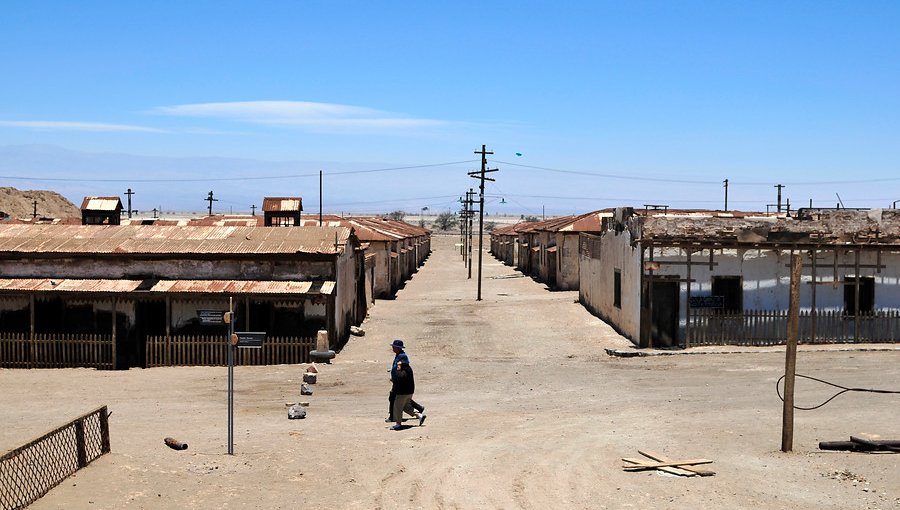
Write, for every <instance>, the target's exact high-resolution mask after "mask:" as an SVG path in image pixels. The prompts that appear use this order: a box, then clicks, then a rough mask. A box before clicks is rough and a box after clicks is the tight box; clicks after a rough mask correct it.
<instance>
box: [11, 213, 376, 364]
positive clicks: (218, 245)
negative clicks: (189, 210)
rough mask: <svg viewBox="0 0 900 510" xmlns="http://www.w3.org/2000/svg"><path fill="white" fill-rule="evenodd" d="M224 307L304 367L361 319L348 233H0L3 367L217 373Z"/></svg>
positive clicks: (33, 228) (115, 229)
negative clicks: (193, 368) (315, 351)
mask: <svg viewBox="0 0 900 510" xmlns="http://www.w3.org/2000/svg"><path fill="white" fill-rule="evenodd" d="M230 298H231V300H232V302H233V305H234V310H235V312H236V314H235V315H236V318H237V322H236V328H237V330H238V331H259V332H266V334H267V335H268V336H269V337H278V338H282V339H287V340H284V341H283V345H284V347H285V349H284V352H285V353H287V352H288V351H290V353H293V354H291V355H290V356H282V357H279V358H277V359H276V361H274V362H280V363H299V362H301V361H304V360H303V359H302V358H301V357H300V356H302V355H303V353H304V352H308V350H309V349H308V348H306V350H305V351H303V349H298V348H297V346H298V345H300V344H303V345H307V344H311V343H313V342H314V341H313V340H311V339H312V337H315V335H316V332H317V331H318V330H325V331H327V332H328V339H329V344H330V347H332V348H333V347H337V346H339V345H340V344H342V343H343V342H345V341H346V339H347V338H348V334H349V330H350V326H352V325H356V324H359V323H360V322H361V321H362V320H363V319H364V318H365V315H366V311H367V305H368V302H367V299H366V290H365V278H364V252H363V251H362V249H361V247H360V244H359V241H358V239H357V238H356V236H355V235H354V233H353V231H352V229H351V228H347V227H305V228H265V227H247V226H228V227H224V226H180V227H174V226H157V225H85V226H70V225H21V224H2V225H0V366H15V367H32V366H96V367H98V368H114V369H124V368H129V367H146V366H155V365H160V364H188V365H190V364H220V363H221V362H220V361H216V360H217V359H220V358H216V357H215V356H214V355H213V354H215V353H219V352H224V351H223V348H222V345H221V343H217V344H216V345H215V346H213V345H212V344H209V341H211V340H209V339H210V338H215V339H217V340H216V341H217V342H218V340H220V339H221V337H222V335H224V334H225V333H226V332H227V326H226V325H224V324H223V323H222V320H221V318H222V314H223V312H224V311H227V310H228V309H229V301H230ZM203 339H207V340H203ZM203 342H207V343H203ZM288 347H290V348H288ZM301 351H303V352H301ZM269 359H273V358H269Z"/></svg>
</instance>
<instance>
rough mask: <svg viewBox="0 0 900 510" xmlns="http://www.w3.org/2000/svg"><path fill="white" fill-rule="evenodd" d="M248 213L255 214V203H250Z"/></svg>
mask: <svg viewBox="0 0 900 510" xmlns="http://www.w3.org/2000/svg"><path fill="white" fill-rule="evenodd" d="M250 215H251V216H256V204H252V205H250Z"/></svg>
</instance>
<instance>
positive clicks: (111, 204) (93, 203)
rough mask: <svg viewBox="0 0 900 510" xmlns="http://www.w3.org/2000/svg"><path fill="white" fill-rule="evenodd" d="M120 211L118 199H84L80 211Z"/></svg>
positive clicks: (120, 203) (120, 205) (120, 202)
mask: <svg viewBox="0 0 900 510" xmlns="http://www.w3.org/2000/svg"><path fill="white" fill-rule="evenodd" d="M120 209H122V201H121V200H120V199H119V197H84V200H82V201H81V210H82V211H118V210H120Z"/></svg>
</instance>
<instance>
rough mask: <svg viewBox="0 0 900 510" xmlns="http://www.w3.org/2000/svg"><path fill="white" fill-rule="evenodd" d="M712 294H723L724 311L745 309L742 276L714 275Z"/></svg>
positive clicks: (739, 311)
mask: <svg viewBox="0 0 900 510" xmlns="http://www.w3.org/2000/svg"><path fill="white" fill-rule="evenodd" d="M712 295H713V296H722V301H723V303H722V308H721V312H722V313H741V312H743V311H744V289H743V285H742V283H741V277H740V276H713V278H712Z"/></svg>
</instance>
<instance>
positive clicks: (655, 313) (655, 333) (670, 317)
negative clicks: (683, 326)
mask: <svg viewBox="0 0 900 510" xmlns="http://www.w3.org/2000/svg"><path fill="white" fill-rule="evenodd" d="M651 285H653V292H652V295H653V297H652V303H651V306H650V309H651V310H652V314H651V316H650V339H651V341H652V344H651V345H653V347H677V346H678V312H679V306H678V296H679V293H680V284H679V282H677V281H672V282H668V281H665V280H657V281H654V282H652V283H651Z"/></svg>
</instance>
